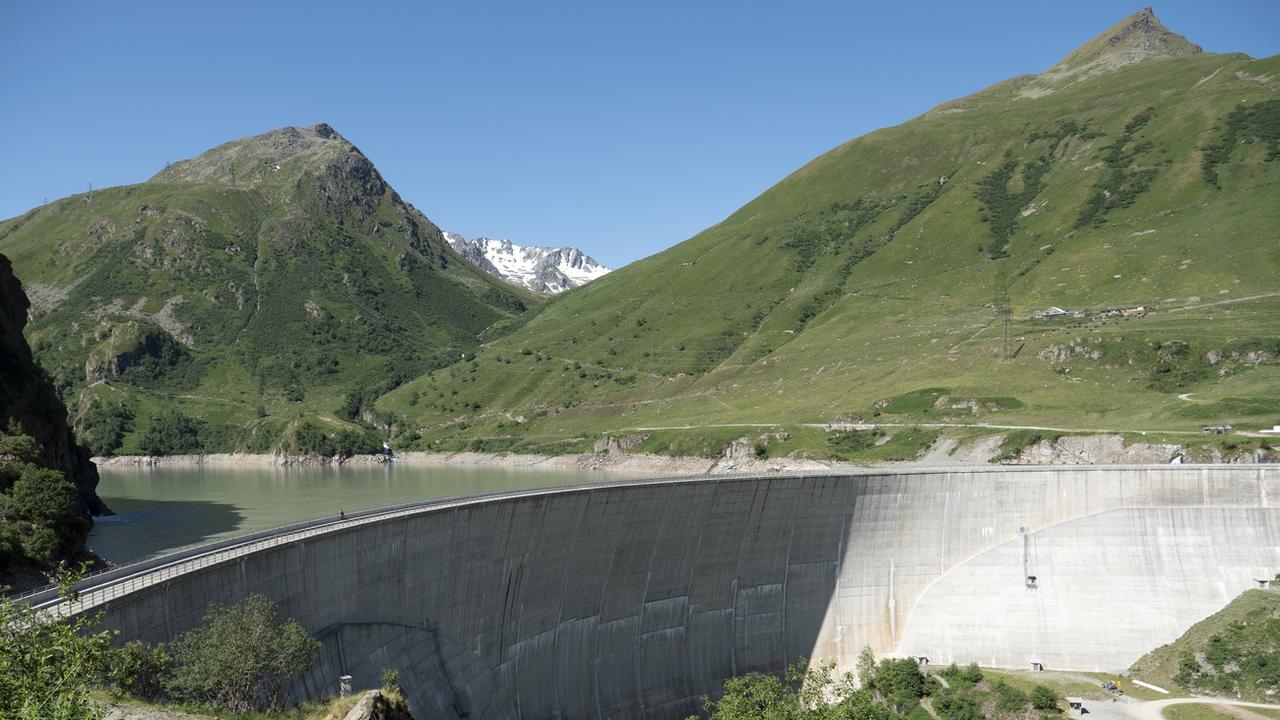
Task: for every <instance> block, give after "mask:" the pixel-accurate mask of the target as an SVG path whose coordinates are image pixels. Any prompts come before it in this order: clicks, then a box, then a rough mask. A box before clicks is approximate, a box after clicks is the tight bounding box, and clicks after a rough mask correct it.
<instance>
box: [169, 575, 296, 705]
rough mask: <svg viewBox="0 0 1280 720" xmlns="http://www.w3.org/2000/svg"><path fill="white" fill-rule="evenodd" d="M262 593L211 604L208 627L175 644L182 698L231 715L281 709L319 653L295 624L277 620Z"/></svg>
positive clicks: (175, 684)
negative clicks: (238, 600) (290, 686)
mask: <svg viewBox="0 0 1280 720" xmlns="http://www.w3.org/2000/svg"><path fill="white" fill-rule="evenodd" d="M276 614H277V613H276V606H275V604H274V603H272V602H271V601H270V600H268V599H267V598H265V597H263V596H262V595H251V596H249V597H248V598H247V599H246V600H245V601H244V602H241V603H239V604H237V605H230V606H223V605H211V606H210V607H209V609H208V611H206V612H205V615H204V623H205V624H204V626H203V627H201V628H198V629H196V630H191V631H189V632H186V633H183V634H182V635H180V636H178V638H177V639H176V640H175V641H174V642H173V644H172V645H171V651H172V653H173V662H174V670H173V679H172V681H171V689H172V691H173V692H174V694H175V695H177V696H178V697H181V698H184V699H187V700H190V701H194V702H198V703H209V704H211V705H214V706H217V707H219V708H222V709H224V710H227V711H229V712H232V713H238V714H242V715H243V714H247V713H251V712H261V711H266V710H283V709H284V708H285V705H286V701H287V700H288V696H287V688H288V683H289V681H290V680H291V679H292V678H293V677H294V676H296V675H297V674H298V673H301V672H303V671H304V670H306V669H307V668H309V667H311V664H312V663H313V662H314V661H315V654H316V653H317V652H318V651H319V649H320V643H318V642H316V640H315V639H313V638H312V637H311V636H310V635H308V634H307V632H306V630H304V629H303V628H302V626H301V625H299V624H298V623H297V622H296V621H294V620H285V621H283V622H281V621H277V619H276Z"/></svg>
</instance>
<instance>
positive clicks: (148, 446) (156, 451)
mask: <svg viewBox="0 0 1280 720" xmlns="http://www.w3.org/2000/svg"><path fill="white" fill-rule="evenodd" d="M200 429H201V422H200V421H199V420H197V419H195V418H193V417H190V416H188V415H185V414H183V413H182V411H180V410H178V409H176V408H165V409H164V410H161V411H160V412H158V413H156V414H155V415H152V416H151V422H150V423H149V424H148V425H147V429H146V431H144V432H143V433H142V439H141V441H140V442H139V444H138V447H139V449H140V450H142V452H143V454H145V455H184V454H188V453H197V452H200V451H201V450H202V449H203V445H202V444H201V442H200Z"/></svg>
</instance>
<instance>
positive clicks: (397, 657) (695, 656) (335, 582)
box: [105, 466, 1280, 718]
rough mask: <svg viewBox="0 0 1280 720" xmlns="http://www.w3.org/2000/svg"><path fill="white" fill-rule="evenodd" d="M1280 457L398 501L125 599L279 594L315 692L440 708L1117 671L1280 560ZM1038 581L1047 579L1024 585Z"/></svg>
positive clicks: (421, 711)
mask: <svg viewBox="0 0 1280 720" xmlns="http://www.w3.org/2000/svg"><path fill="white" fill-rule="evenodd" d="M1276 498H1280V468H1268V467H1265V466H1250V467H1246V466H1212V467H1196V466H1154V467H1060V466H1058V467H1010V468H1001V467H984V468H970V469H954V468H948V469H940V470H928V469H912V470H897V471H880V472H869V473H865V474H846V475H841V476H813V477H779V476H768V477H746V478H724V477H706V478H698V479H691V480H678V481H669V482H637V483H629V484H617V485H607V486H596V487H590V488H576V489H570V490H548V491H546V492H544V493H538V494H532V495H528V494H526V495H523V496H519V497H496V498H485V499H478V500H476V501H474V502H470V503H466V504H462V505H459V506H452V507H447V508H442V509H424V510H423V511H422V512H420V513H410V514H408V515H405V514H400V515H398V516H395V517H389V518H388V519H386V520H381V521H374V522H368V523H364V524H361V525H359V526H356V527H347V528H343V529H337V530H334V531H332V532H326V533H322V534H319V535H316V536H313V537H309V538H307V539H305V540H300V541H298V542H290V543H284V544H280V545H276V546H273V547H270V548H267V549H264V550H260V551H257V552H254V553H252V554H249V555H246V556H244V557H241V558H239V559H238V560H235V561H233V562H226V563H221V564H218V565H214V566H212V567H205V568H201V569H198V570H194V571H192V572H189V573H185V574H182V575H180V576H178V577H175V578H173V579H171V580H168V581H166V582H165V583H163V584H160V585H155V586H152V587H148V588H145V589H143V590H139V591H137V592H135V593H132V594H130V595H128V596H126V597H124V598H121V599H117V600H113V601H112V602H111V603H110V605H109V607H107V608H106V616H105V621H106V624H107V626H108V627H111V628H114V629H118V630H120V631H121V633H122V634H121V638H122V640H130V639H143V640H150V641H159V640H167V639H169V638H171V637H172V636H173V635H174V634H176V633H178V632H180V631H182V630H185V629H188V628H191V627H193V626H195V625H197V624H199V622H200V616H201V615H202V614H203V612H204V610H205V608H206V606H207V604H208V603H209V602H222V603H228V602H235V601H237V600H239V599H242V598H243V597H245V596H246V595H248V594H250V593H262V594H264V595H266V596H267V597H269V598H270V599H272V600H274V601H276V602H278V603H279V604H280V606H281V611H282V613H283V614H285V615H288V616H291V617H295V618H297V619H298V620H299V621H300V622H302V624H303V625H304V626H305V627H306V628H307V629H308V630H309V631H311V632H312V633H314V634H316V635H317V636H318V637H319V638H320V639H321V640H322V643H323V650H322V652H321V655H320V658H319V662H318V663H317V665H316V667H315V668H314V669H313V670H312V671H311V672H309V673H308V674H307V676H306V677H305V678H303V679H302V680H301V681H300V682H299V684H298V687H297V690H298V692H299V693H300V694H304V695H310V696H318V695H324V694H329V693H332V692H333V691H334V690H335V688H336V678H337V676H339V675H342V674H350V675H352V676H354V678H355V684H356V686H357V687H371V686H374V685H376V684H378V682H379V681H380V678H381V673H382V669H383V668H384V667H395V668H397V669H398V670H399V671H400V676H401V679H402V683H403V685H404V688H405V691H406V695H407V697H408V698H409V701H410V705H411V707H412V709H413V710H414V712H415V714H417V715H418V716H419V717H432V718H437V717H438V718H464V717H465V718H629V717H654V718H683V717H686V716H687V715H689V714H691V713H694V712H696V711H697V710H698V709H699V707H700V699H701V697H702V696H703V695H706V694H714V693H715V692H716V691H717V689H718V688H719V687H720V685H721V683H722V681H723V680H724V679H725V678H726V677H730V676H732V675H738V674H743V673H747V672H769V673H778V672H781V671H782V670H783V669H784V667H785V665H786V664H787V663H788V662H789V661H791V660H794V659H795V658H798V657H816V658H823V659H827V658H830V659H835V660H837V661H838V663H839V664H840V665H842V666H843V667H851V666H852V664H853V661H854V659H855V658H856V656H857V654H858V652H859V651H860V650H861V648H862V647H863V646H864V645H870V646H871V647H872V649H873V650H874V651H876V653H877V654H878V655H879V654H894V653H897V654H912V655H927V656H929V657H930V658H931V660H933V661H934V662H947V661H951V660H955V661H957V662H968V661H970V660H973V661H977V662H980V663H983V664H987V665H996V666H1005V667H1026V665H1027V663H1029V662H1030V661H1033V660H1034V661H1038V662H1043V663H1044V664H1045V665H1046V666H1047V667H1051V668H1058V669H1084V670H1093V669H1104V670H1116V669H1121V668H1123V667H1126V666H1127V665H1128V664H1129V663H1130V662H1132V660H1133V659H1136V658H1137V657H1138V656H1140V655H1141V654H1142V653H1144V652H1145V651H1146V650H1149V649H1150V648H1152V647H1154V646H1156V645H1159V644H1162V643H1164V642H1168V641H1169V640H1172V639H1173V638H1175V637H1177V635H1178V634H1180V633H1181V632H1182V631H1185V630H1186V628H1187V627H1189V626H1190V625H1191V624H1192V623H1194V622H1195V621H1197V620H1199V619H1201V618H1203V617H1205V616H1207V615H1209V614H1211V613H1212V612H1215V611H1216V610H1218V609H1219V608H1220V607H1221V606H1222V605H1224V604H1225V603H1226V602H1227V601H1229V600H1230V599H1231V598H1232V597H1234V596H1235V595H1236V594H1238V593H1240V592H1242V591H1243V590H1245V589H1247V588H1248V587H1250V586H1251V584H1252V579H1253V577H1271V576H1272V575H1274V574H1275V573H1276V572H1277V571H1278V570H1280V502H1277V500H1276ZM1027 574H1035V575H1036V576H1037V588H1036V589H1034V590H1032V589H1028V588H1027V587H1026V586H1025V576H1026V575H1027Z"/></svg>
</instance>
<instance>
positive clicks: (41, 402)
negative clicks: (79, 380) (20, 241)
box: [0, 255, 110, 518]
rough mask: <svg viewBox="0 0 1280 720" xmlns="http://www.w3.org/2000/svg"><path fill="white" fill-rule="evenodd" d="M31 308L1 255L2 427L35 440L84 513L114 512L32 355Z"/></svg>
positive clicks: (95, 470)
mask: <svg viewBox="0 0 1280 720" xmlns="http://www.w3.org/2000/svg"><path fill="white" fill-rule="evenodd" d="M28 307H30V303H29V302H28V300H27V296H26V294H25V293H24V292H23V291H22V283H21V282H19V280H18V278H17V277H16V276H14V274H13V266H12V264H11V263H10V262H9V258H7V257H5V256H4V255H0V427H3V428H4V429H5V430H9V429H10V428H13V429H15V430H17V431H18V432H21V433H23V434H26V435H30V436H31V437H33V438H35V440H36V442H37V443H39V445H40V447H41V449H42V456H41V458H40V461H41V464H42V465H44V466H46V467H50V468H54V469H56V470H61V471H62V472H64V473H66V475H67V478H68V479H70V480H71V481H72V482H73V483H75V486H76V489H77V490H78V491H79V512H80V514H81V515H83V516H84V517H86V518H88V517H89V516H91V515H102V514H105V513H109V512H110V511H109V510H108V509H107V506H106V505H105V504H103V502H102V500H101V499H99V498H98V493H97V487H98V468H97V467H96V466H94V464H93V462H91V461H90V460H89V451H88V450H87V449H86V448H84V447H83V446H80V445H77V444H76V440H75V437H74V436H73V435H72V432H71V428H70V427H68V425H67V408H66V406H65V405H64V404H63V403H62V400H61V399H60V398H59V397H58V393H57V391H56V390H55V389H54V387H53V383H52V382H51V381H50V380H49V377H48V375H46V374H45V372H44V370H42V369H41V368H40V366H39V365H37V364H36V363H35V360H34V359H33V358H32V357H31V347H30V346H29V345H28V344H27V339H26V337H24V336H23V334H22V331H23V328H25V327H26V325H27V308H28Z"/></svg>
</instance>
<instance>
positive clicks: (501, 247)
mask: <svg viewBox="0 0 1280 720" xmlns="http://www.w3.org/2000/svg"><path fill="white" fill-rule="evenodd" d="M444 239H445V240H446V241H448V243H449V245H450V247H452V248H453V249H454V250H455V251H456V252H457V253H458V254H459V255H461V256H462V257H464V258H466V259H467V260H470V261H471V262H472V263H474V264H475V265H476V266H477V267H479V268H480V269H481V270H484V271H485V272H487V273H489V274H491V275H496V276H498V277H500V278H502V279H503V280H506V281H507V282H509V283H511V284H512V285H519V286H521V287H524V288H527V289H529V290H532V291H533V292H536V293H541V294H544V295H553V294H555V293H559V292H564V291H565V290H568V289H570V288H575V287H578V286H580V285H585V284H586V283H589V282H591V281H592V280H595V279H596V278H598V277H600V276H601V275H604V274H605V273H607V272H609V270H610V269H611V268H607V267H605V266H603V265H601V264H600V263H598V262H596V261H595V260H593V259H591V257H590V256H589V255H587V254H585V253H583V252H582V251H581V250H579V249H577V248H555V247H530V246H526V245H516V244H515V243H513V242H511V241H510V240H494V239H492V238H486V237H478V238H474V239H472V240H467V239H466V238H464V237H463V236H461V235H459V234H457V233H452V232H447V231H446V232H445V233H444Z"/></svg>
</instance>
